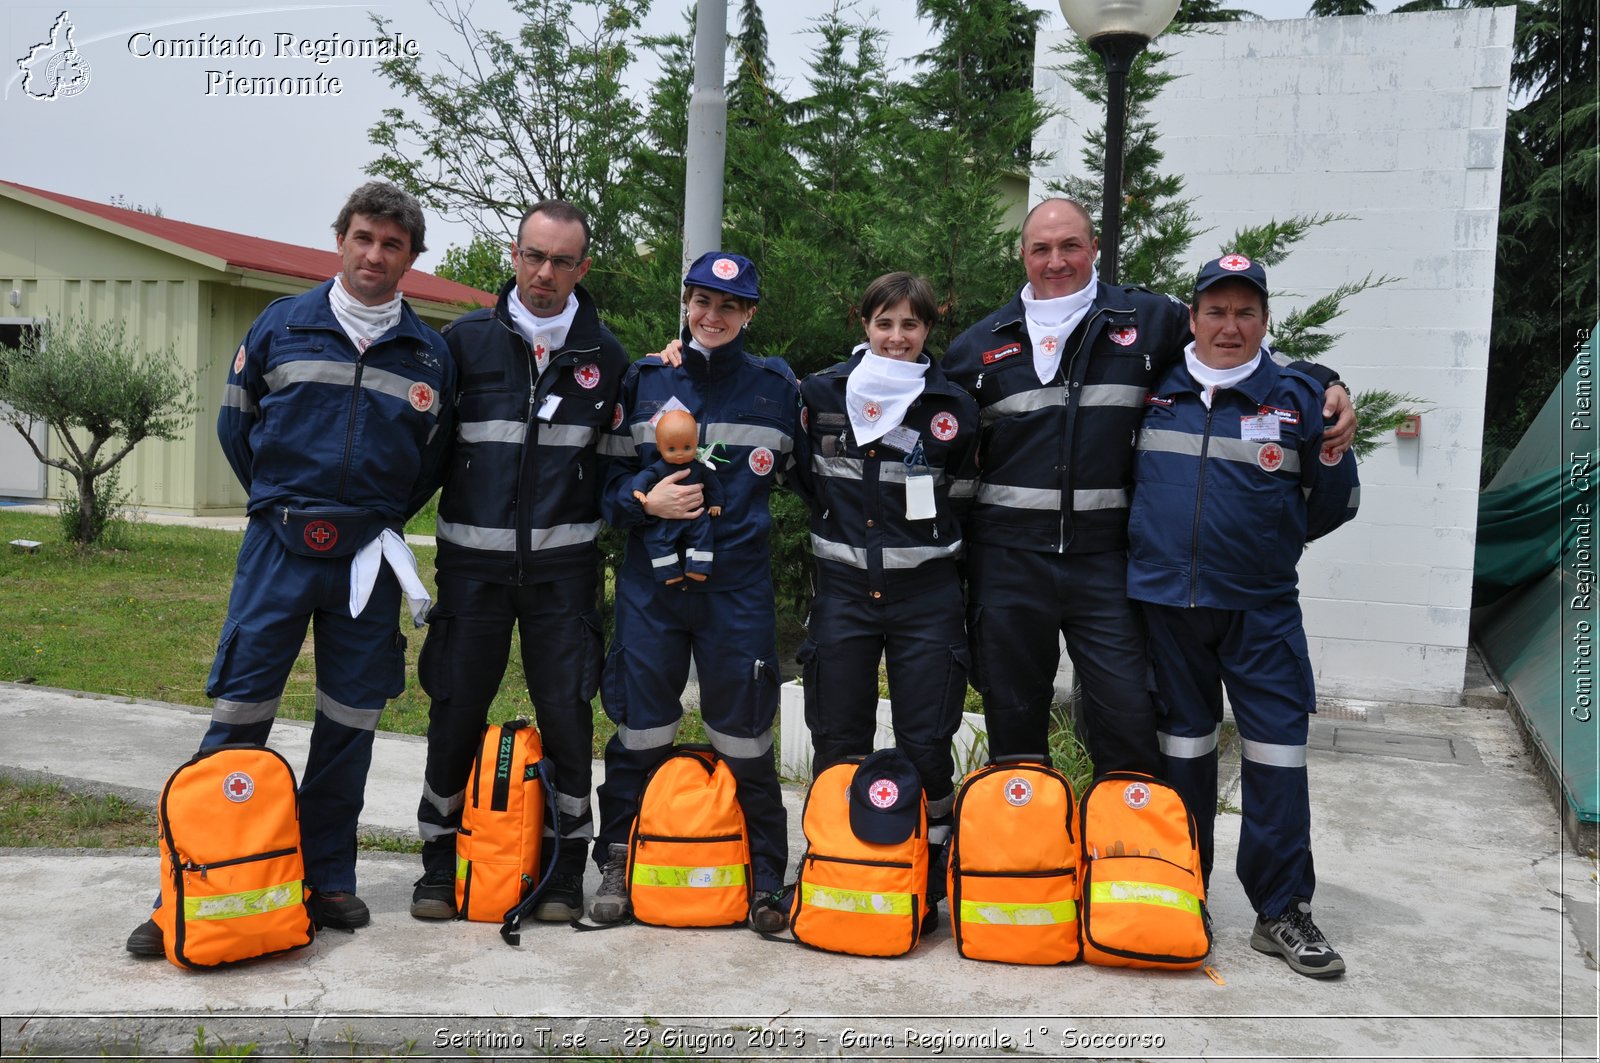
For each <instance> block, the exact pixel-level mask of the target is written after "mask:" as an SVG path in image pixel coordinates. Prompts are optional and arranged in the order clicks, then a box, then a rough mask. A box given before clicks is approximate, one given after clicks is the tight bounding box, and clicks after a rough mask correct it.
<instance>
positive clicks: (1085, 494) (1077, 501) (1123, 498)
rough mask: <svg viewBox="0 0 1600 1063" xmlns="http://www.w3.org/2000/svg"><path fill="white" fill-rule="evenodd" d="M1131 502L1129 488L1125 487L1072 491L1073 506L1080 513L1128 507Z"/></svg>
mask: <svg viewBox="0 0 1600 1063" xmlns="http://www.w3.org/2000/svg"><path fill="white" fill-rule="evenodd" d="M1130 504H1131V503H1130V501H1129V498H1128V489H1127V488H1125V487H1102V488H1097V489H1094V490H1085V491H1074V492H1072V508H1073V509H1074V510H1075V511H1077V512H1079V513H1082V512H1084V511H1086V510H1091V509H1127V508H1128V506H1129V505H1130Z"/></svg>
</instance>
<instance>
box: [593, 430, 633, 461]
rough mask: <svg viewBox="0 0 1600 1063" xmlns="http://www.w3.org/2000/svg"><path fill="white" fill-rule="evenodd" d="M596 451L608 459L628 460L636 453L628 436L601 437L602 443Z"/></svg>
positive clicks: (607, 435) (608, 435) (596, 447)
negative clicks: (627, 458)
mask: <svg viewBox="0 0 1600 1063" xmlns="http://www.w3.org/2000/svg"><path fill="white" fill-rule="evenodd" d="M595 451H596V452H597V453H599V454H603V455H605V456H606V457H608V458H626V457H629V456H631V455H632V454H633V453H634V447H633V441H632V440H630V439H629V438H628V437H627V436H617V435H610V434H609V433H608V434H606V435H603V436H601V437H600V442H599V443H598V444H597V445H596V446H595Z"/></svg>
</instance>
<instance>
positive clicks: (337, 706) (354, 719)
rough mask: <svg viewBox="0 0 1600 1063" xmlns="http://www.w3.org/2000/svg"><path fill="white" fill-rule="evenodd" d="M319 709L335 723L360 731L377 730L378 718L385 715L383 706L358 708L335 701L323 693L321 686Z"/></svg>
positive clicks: (318, 698)
mask: <svg viewBox="0 0 1600 1063" xmlns="http://www.w3.org/2000/svg"><path fill="white" fill-rule="evenodd" d="M317 711H318V712H320V713H321V714H322V715H324V716H326V717H327V718H328V719H330V720H332V721H333V722H334V723H342V724H344V725H345V726H346V727H354V728H355V729H356V730H358V731H376V730H377V729H378V718H379V717H380V716H382V715H383V709H382V708H376V709H357V708H352V707H351V706H349V705H345V704H343V703H342V702H338V701H335V700H334V699H333V698H330V697H329V696H328V695H327V694H325V693H323V691H322V688H321V687H318V688H317Z"/></svg>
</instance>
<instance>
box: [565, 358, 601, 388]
mask: <svg viewBox="0 0 1600 1063" xmlns="http://www.w3.org/2000/svg"><path fill="white" fill-rule="evenodd" d="M572 375H573V377H574V378H576V379H577V381H578V384H579V386H580V387H584V388H593V387H596V386H598V385H599V383H600V367H599V366H597V365H595V364H594V363H593V362H584V363H583V364H582V365H580V366H578V368H576V369H574V370H573V371H572Z"/></svg>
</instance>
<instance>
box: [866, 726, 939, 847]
mask: <svg viewBox="0 0 1600 1063" xmlns="http://www.w3.org/2000/svg"><path fill="white" fill-rule="evenodd" d="M921 814H922V777H921V776H920V775H918V774H917V768H916V765H914V764H912V763H911V761H910V760H908V759H907V758H906V755H905V754H904V753H902V752H900V751H899V750H898V749H880V750H878V751H877V752H876V753H872V754H870V755H868V757H867V759H865V760H863V761H862V762H861V766H860V767H858V768H856V776H855V778H854V779H852V780H850V829H851V830H852V831H853V832H854V833H855V836H856V837H857V838H860V839H861V840H862V841H864V842H872V843H873V844H875V845H898V844H900V843H901V842H903V841H905V840H906V839H907V838H909V837H911V834H912V832H913V831H915V830H916V829H917V826H918V822H919V820H920V819H921Z"/></svg>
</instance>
